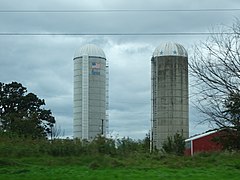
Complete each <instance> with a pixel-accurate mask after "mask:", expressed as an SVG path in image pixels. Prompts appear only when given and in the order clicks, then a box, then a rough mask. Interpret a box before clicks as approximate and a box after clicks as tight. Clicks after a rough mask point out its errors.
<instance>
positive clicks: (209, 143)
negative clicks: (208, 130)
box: [192, 132, 222, 154]
mask: <svg viewBox="0 0 240 180" xmlns="http://www.w3.org/2000/svg"><path fill="white" fill-rule="evenodd" d="M218 135H219V132H216V133H213V134H209V135H207V136H203V137H201V138H198V139H194V140H193V142H192V144H193V153H194V154H195V153H198V152H210V151H219V150H221V149H222V146H221V145H219V144H217V143H216V142H214V141H213V138H214V137H216V136H218Z"/></svg>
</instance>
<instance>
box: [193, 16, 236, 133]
mask: <svg viewBox="0 0 240 180" xmlns="http://www.w3.org/2000/svg"><path fill="white" fill-rule="evenodd" d="M219 31H220V32H221V33H213V35H212V36H210V37H209V38H208V39H207V40H206V42H201V43H200V44H199V45H197V46H195V48H194V55H193V57H192V59H191V63H190V64H189V66H190V70H191V75H192V77H193V78H194V82H195V84H193V85H192V87H195V89H194V91H195V93H196V94H197V96H196V99H195V105H196V107H197V108H198V110H199V111H200V112H201V113H203V114H204V115H205V119H204V120H203V121H202V122H208V123H210V124H212V125H213V126H218V127H219V128H236V130H237V131H239V130H240V124H239V120H240V118H239V115H240V114H239V113H240V103H239V101H238V100H239V99H240V98H239V95H240V89H239V88H240V21H239V20H238V19H236V20H235V22H234V24H233V25H232V26H231V27H225V26H222V27H221V28H220V29H219Z"/></svg>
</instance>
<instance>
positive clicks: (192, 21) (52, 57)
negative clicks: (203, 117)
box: [0, 0, 240, 139]
mask: <svg viewBox="0 0 240 180" xmlns="http://www.w3.org/2000/svg"><path fill="white" fill-rule="evenodd" d="M223 8H224V9H229V8H230V9H231V8H234V9H235V8H240V2H239V0H201V1H200V0H195V1H193V0H181V1H177V0H35V1H32V0H21V1H19V0H0V11H6V10H43V11H44V10H65V11H67V10H70V11H71V10H113V9H114V10H129V9H133V10H141V9H148V10H154V9H163V10H166V9H168V10H176V9H177V10H181V9H189V10H191V9H223ZM239 16H240V11H219V12H203V11H198V12H193V11H183V12H175V11H167V12H85V13H3V12H0V33H3V32H4V33H5V32H8V33H9V32H13V33H161V32H209V30H210V29H211V28H212V27H215V26H219V25H222V24H224V25H231V24H232V23H233V21H234V18H235V17H239ZM206 38H207V36H200V35H194V36H193V35H191V36H186V35H185V36H173V35H171V36H169V35H168V36H150V35H144V36H141V35H136V36H130V35H128V36H127V35H124V36H109V35H104V36H103V35H85V36H63V35H62V36H53V35H52V36H3V35H0V82H3V83H10V82H12V81H17V82H20V83H22V84H23V85H24V86H26V87H27V88H28V91H29V92H33V93H35V94H37V95H38V96H39V97H40V98H42V99H45V101H46V104H47V106H46V108H50V109H51V110H52V112H53V115H54V116H55V117H56V121H57V124H58V125H60V126H61V129H63V130H64V131H65V136H68V137H72V135H73V133H72V129H73V128H72V124H73V123H72V121H73V60H72V58H73V55H74V52H75V50H76V49H78V48H79V47H81V46H83V45H85V44H88V43H93V44H95V45H97V46H99V47H101V48H102V49H103V50H104V52H105V54H106V57H107V59H108V61H109V71H110V72H109V76H110V82H109V92H110V97H109V102H110V122H109V131H110V133H111V134H112V135H114V136H116V135H117V136H119V137H123V136H129V137H131V138H134V139H142V138H144V137H145V134H146V133H148V131H149V130H150V117H151V100H150V99H151V86H150V85H151V82H150V79H151V68H150V60H151V56H152V53H153V51H154V49H155V48H156V47H157V46H158V45H159V44H161V43H163V42H166V41H173V42H177V43H180V44H182V45H183V46H184V47H185V48H186V50H187V51H188V53H189V61H190V59H191V52H192V50H191V48H192V46H193V45H194V44H196V43H198V42H199V41H200V40H204V39H206ZM189 90H190V107H189V110H190V112H189V114H190V135H194V134H196V133H201V132H204V131H206V130H208V129H209V128H210V127H208V125H197V124H198V123H197V121H198V120H199V118H200V114H199V113H198V112H197V111H196V110H195V109H194V108H193V106H192V98H191V93H192V91H191V82H190V85H189Z"/></svg>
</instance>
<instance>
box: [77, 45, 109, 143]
mask: <svg viewBox="0 0 240 180" xmlns="http://www.w3.org/2000/svg"><path fill="white" fill-rule="evenodd" d="M73 61H74V107H73V131H74V132H73V136H74V138H80V139H86V140H92V139H93V138H94V137H96V136H97V135H106V131H107V127H108V113H107V110H108V64H107V59H106V57H105V54H104V52H103V50H102V49H101V48H99V47H97V46H95V45H93V44H88V45H85V46H83V47H81V48H80V49H78V50H77V51H76V52H75V55H74V58H73Z"/></svg>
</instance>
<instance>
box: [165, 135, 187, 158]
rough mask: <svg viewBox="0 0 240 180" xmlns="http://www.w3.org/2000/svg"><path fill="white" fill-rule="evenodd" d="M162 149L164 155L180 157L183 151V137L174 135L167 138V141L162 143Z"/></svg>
mask: <svg viewBox="0 0 240 180" xmlns="http://www.w3.org/2000/svg"><path fill="white" fill-rule="evenodd" d="M162 149H163V151H164V152H166V153H169V154H175V155H178V156H182V155H183V154H184V150H185V141H184V138H183V135H182V134H179V133H176V134H174V136H173V137H172V136H169V137H168V138H167V140H166V141H164V142H163V146H162Z"/></svg>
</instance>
